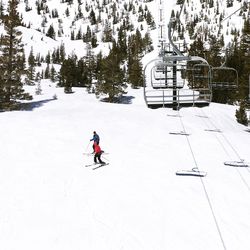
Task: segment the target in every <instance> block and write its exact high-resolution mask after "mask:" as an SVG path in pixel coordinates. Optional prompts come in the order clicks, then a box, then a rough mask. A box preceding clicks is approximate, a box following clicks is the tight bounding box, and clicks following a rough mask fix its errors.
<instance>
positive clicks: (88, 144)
mask: <svg viewBox="0 0 250 250" xmlns="http://www.w3.org/2000/svg"><path fill="white" fill-rule="evenodd" d="M89 144H90V141H89V143H88V146H87V147H86V150H85V152H87V151H88V149H89Z"/></svg>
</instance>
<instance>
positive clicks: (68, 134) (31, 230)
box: [0, 80, 250, 250]
mask: <svg viewBox="0 0 250 250" xmlns="http://www.w3.org/2000/svg"><path fill="white" fill-rule="evenodd" d="M41 86H42V95H34V100H33V101H32V102H31V104H30V105H29V106H24V109H25V110H23V111H14V112H2V113H0V131H1V141H0V152H1V168H0V197H1V206H0V211H1V213H0V214H1V217H0V234H1V238H0V248H1V249H4V250H11V249H26V250H33V249H36V250H44V249H46V250H55V249H60V250H64V249H65V250H68V249H74V250H77V249H79V250H80V249H88V250H100V249H102V250H112V249H114V250H117V249H123V250H133V249H134V250H139V249H143V250H152V249H156V250H158V249H159V250H162V249H175V250H183V249H186V250H187V249H191V250H201V249H202V250H206V249H207V250H211V249H216V250H217V249H218V250H219V249H228V250H239V249H242V250H244V249H248V248H249V245H250V238H249V235H250V223H249V222H250V213H249V210H250V199H249V194H250V168H241V167H237V168H235V167H231V166H225V165H224V162H225V161H240V160H241V159H244V160H245V161H246V162H249V160H250V159H249V145H250V134H249V132H246V131H245V130H246V127H244V126H242V125H240V124H238V123H237V122H236V119H235V110H236V108H237V107H235V106H229V105H222V104H215V103H211V104H210V106H208V107H204V108H196V107H190V108H182V109H180V110H179V111H174V110H172V109H171V108H160V109H148V108H147V107H146V105H145V103H144V100H143V93H142V89H137V90H133V89H128V93H127V95H126V99H124V101H125V103H124V104H111V103H104V102H102V101H101V100H99V99H96V97H95V96H94V95H91V94H87V93H86V91H85V89H82V88H75V89H74V93H73V94H69V95H66V94H64V93H63V89H61V88H56V87H54V86H53V85H52V84H51V83H49V82H47V81H45V80H44V81H43V82H42V83H41ZM29 91H30V92H32V91H33V92H34V91H35V86H34V87H30V89H29ZM55 96H56V97H57V99H56V98H55ZM216 129H217V130H220V132H216V131H214V130H216ZM94 130H95V131H96V132H97V133H98V134H99V136H100V138H101V141H100V146H101V148H102V149H103V150H104V151H105V152H107V153H108V154H105V155H103V157H102V159H103V160H104V161H106V162H109V165H108V166H104V167H101V168H98V169H96V170H92V167H88V168H87V167H85V165H86V164H91V163H92V162H93V156H87V155H84V154H83V153H91V152H92V142H90V139H91V138H92V133H93V131H94ZM173 131H186V132H187V133H189V134H190V135H189V136H183V135H173V134H170V133H171V132H173ZM194 167H198V169H199V170H200V171H205V172H206V173H207V175H206V177H203V178H201V177H193V176H177V175H176V171H179V170H191V169H192V168H194Z"/></svg>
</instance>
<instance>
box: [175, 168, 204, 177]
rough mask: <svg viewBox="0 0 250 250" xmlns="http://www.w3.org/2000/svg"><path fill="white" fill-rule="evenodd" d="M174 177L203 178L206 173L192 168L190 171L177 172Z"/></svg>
mask: <svg viewBox="0 0 250 250" xmlns="http://www.w3.org/2000/svg"><path fill="white" fill-rule="evenodd" d="M176 175H183V176H197V177H204V176H206V175H207V173H206V172H204V171H199V170H198V169H197V168H193V169H192V170H179V171H177V172H176Z"/></svg>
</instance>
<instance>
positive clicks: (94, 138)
mask: <svg viewBox="0 0 250 250" xmlns="http://www.w3.org/2000/svg"><path fill="white" fill-rule="evenodd" d="M90 141H94V143H93V154H94V153H95V146H94V144H95V143H96V144H97V145H99V142H100V136H99V135H98V134H97V133H96V131H94V132H93V138H92V139H90Z"/></svg>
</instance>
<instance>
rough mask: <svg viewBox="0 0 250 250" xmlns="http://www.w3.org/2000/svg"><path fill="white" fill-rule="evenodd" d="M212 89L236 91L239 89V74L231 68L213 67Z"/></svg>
mask: <svg viewBox="0 0 250 250" xmlns="http://www.w3.org/2000/svg"><path fill="white" fill-rule="evenodd" d="M210 75H211V81H210V86H211V88H212V89H236V88H237V87H238V72H237V70H236V69H234V68H231V67H224V66H222V67H211V70H210Z"/></svg>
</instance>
